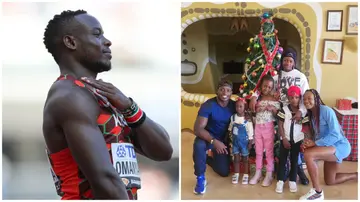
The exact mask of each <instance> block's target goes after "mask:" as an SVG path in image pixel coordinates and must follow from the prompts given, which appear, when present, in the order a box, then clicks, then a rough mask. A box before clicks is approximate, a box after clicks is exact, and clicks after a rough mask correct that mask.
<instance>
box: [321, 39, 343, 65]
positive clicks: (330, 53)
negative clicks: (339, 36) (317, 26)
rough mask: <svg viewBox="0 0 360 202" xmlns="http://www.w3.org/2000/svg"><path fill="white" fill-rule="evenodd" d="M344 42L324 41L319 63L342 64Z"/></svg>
mask: <svg viewBox="0 0 360 202" xmlns="http://www.w3.org/2000/svg"><path fill="white" fill-rule="evenodd" d="M343 51H344V41H343V40H335V39H324V44H323V53H322V59H321V62H322V63H325V64H338V65H340V64H342V57H343Z"/></svg>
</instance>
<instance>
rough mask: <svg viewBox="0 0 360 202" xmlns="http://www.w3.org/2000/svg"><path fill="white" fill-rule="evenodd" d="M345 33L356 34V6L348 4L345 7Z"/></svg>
mask: <svg viewBox="0 0 360 202" xmlns="http://www.w3.org/2000/svg"><path fill="white" fill-rule="evenodd" d="M346 34H349V35H357V34H358V6H357V5H350V6H348V8H347V20H346Z"/></svg>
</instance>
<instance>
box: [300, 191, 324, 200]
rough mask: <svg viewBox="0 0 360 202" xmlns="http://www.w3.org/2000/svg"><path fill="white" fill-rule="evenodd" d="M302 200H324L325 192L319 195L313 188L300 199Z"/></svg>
mask: <svg viewBox="0 0 360 202" xmlns="http://www.w3.org/2000/svg"><path fill="white" fill-rule="evenodd" d="M300 200H324V190H322V192H321V193H320V194H318V193H316V191H315V189H314V188H311V189H310V191H309V192H308V193H307V194H305V195H304V196H302V197H300Z"/></svg>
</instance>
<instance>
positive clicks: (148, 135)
mask: <svg viewBox="0 0 360 202" xmlns="http://www.w3.org/2000/svg"><path fill="white" fill-rule="evenodd" d="M132 133H133V136H134V139H135V145H134V146H135V147H136V148H137V152H139V153H140V154H143V155H144V156H146V157H148V158H150V159H152V160H154V161H168V160H170V159H171V156H172V153H173V148H172V146H171V144H170V138H169V135H168V133H167V132H166V130H165V129H164V128H163V127H162V126H160V125H159V124H157V123H155V122H154V121H153V120H151V119H150V118H149V117H146V119H145V121H144V123H143V124H141V125H140V126H139V127H138V128H134V129H132Z"/></svg>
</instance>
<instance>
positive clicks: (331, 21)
mask: <svg viewBox="0 0 360 202" xmlns="http://www.w3.org/2000/svg"><path fill="white" fill-rule="evenodd" d="M326 19H327V21H326V31H327V32H341V31H342V21H343V11H342V10H328V11H327V15H326Z"/></svg>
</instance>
